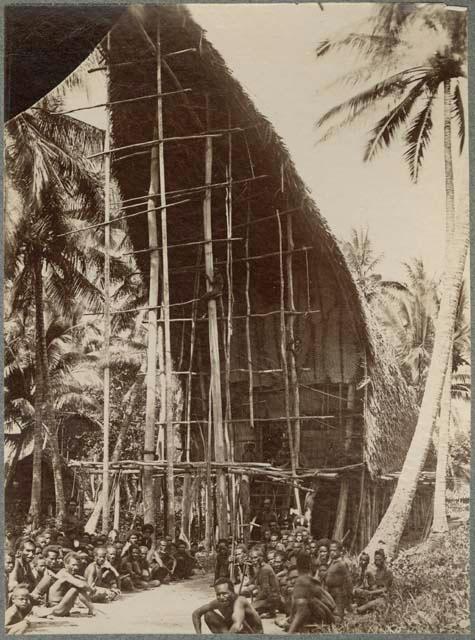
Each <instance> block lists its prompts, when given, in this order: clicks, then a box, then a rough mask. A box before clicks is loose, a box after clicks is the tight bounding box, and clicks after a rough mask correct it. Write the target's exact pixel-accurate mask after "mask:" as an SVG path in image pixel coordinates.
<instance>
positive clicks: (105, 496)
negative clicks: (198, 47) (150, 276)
mask: <svg viewBox="0 0 475 640" xmlns="http://www.w3.org/2000/svg"><path fill="white" fill-rule="evenodd" d="M106 47H107V50H109V48H110V34H108V35H107V40H106ZM109 91H110V88H109V83H108V92H109ZM106 119H107V120H106V132H105V138H104V150H105V151H108V150H109V149H110V144H111V127H110V111H109V109H106ZM110 169H111V166H110V156H109V155H106V156H105V162H104V224H105V229H104V316H103V326H104V328H103V330H104V374H103V375H104V408H103V410H104V414H103V417H104V448H103V461H104V464H103V474H102V532H103V533H105V534H107V533H108V532H109V435H110V310H111V309H110V306H111V300H110V250H111V234H110V224H109V222H110V178H111V176H110Z"/></svg>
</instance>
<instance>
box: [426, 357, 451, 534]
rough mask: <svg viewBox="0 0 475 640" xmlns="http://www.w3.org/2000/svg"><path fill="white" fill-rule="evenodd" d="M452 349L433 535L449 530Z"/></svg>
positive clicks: (441, 428)
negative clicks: (447, 496)
mask: <svg viewBox="0 0 475 640" xmlns="http://www.w3.org/2000/svg"><path fill="white" fill-rule="evenodd" d="M451 356H452V349H451V350H450V354H449V362H448V364H447V372H446V374H445V382H444V390H443V392H442V399H441V402H440V418H439V443H438V446H437V467H436V471H435V490H434V519H433V521H432V529H431V533H434V534H437V533H444V532H446V531H448V530H449V524H448V522H447V504H446V499H445V494H446V491H447V459H448V453H449V433H450V412H451V396H452V357H451Z"/></svg>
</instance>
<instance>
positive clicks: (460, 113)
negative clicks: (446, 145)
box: [452, 82, 465, 153]
mask: <svg viewBox="0 0 475 640" xmlns="http://www.w3.org/2000/svg"><path fill="white" fill-rule="evenodd" d="M452 114H453V117H454V118H455V119H456V120H457V122H458V125H459V130H458V137H459V150H460V153H462V151H463V147H464V144H465V110H464V106H463V100H462V94H461V92H460V85H459V83H458V82H457V83H456V85H455V88H454V91H453V93H452Z"/></svg>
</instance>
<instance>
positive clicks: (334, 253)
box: [110, 6, 416, 475]
mask: <svg viewBox="0 0 475 640" xmlns="http://www.w3.org/2000/svg"><path fill="white" fill-rule="evenodd" d="M142 11H143V12H144V13H143V15H144V16H145V18H144V23H145V24H146V30H147V33H148V36H149V38H150V40H151V41H152V42H154V41H155V38H156V29H157V18H159V21H160V33H161V51H162V55H166V54H168V53H171V52H174V51H180V50H184V49H191V48H192V49H195V50H196V51H195V52H188V53H183V54H181V55H179V56H176V57H173V58H170V59H169V61H168V64H169V65H170V67H172V68H173V73H174V75H175V77H176V78H178V79H179V81H180V83H181V85H182V86H183V87H184V88H188V87H191V88H192V91H191V92H190V93H188V94H186V97H185V96H184V95H175V96H169V97H165V98H164V99H163V100H164V128H165V136H184V135H191V134H197V133H202V132H203V131H210V130H213V131H214V130H222V129H227V128H229V126H231V127H239V128H241V129H242V131H239V132H236V133H234V134H233V135H232V176H233V180H234V181H236V182H237V181H239V180H247V179H249V178H250V177H252V176H266V177H265V178H262V179H259V180H255V181H254V182H243V183H241V184H240V185H239V184H236V185H235V187H234V188H233V222H234V223H243V222H245V221H246V214H247V209H248V204H250V205H251V206H252V212H253V216H254V218H256V217H265V216H269V215H271V214H273V213H274V212H275V210H276V209H280V210H286V209H291V208H299V212H298V213H297V214H295V215H293V220H294V225H295V226H294V239H295V245H296V246H303V245H308V244H309V243H310V244H312V245H313V246H315V247H317V248H318V257H317V260H318V261H319V262H321V263H325V264H326V265H327V266H329V268H330V270H331V272H332V273H333V277H334V281H335V282H336V286H337V288H338V291H339V295H340V296H341V299H342V300H343V301H344V305H345V306H346V308H347V310H348V313H349V316H350V317H351V321H352V323H353V329H354V333H355V335H356V336H357V339H358V341H359V343H360V345H361V351H362V353H366V361H367V376H368V379H369V384H368V386H367V393H368V415H367V416H366V427H365V429H366V431H365V436H366V437H365V458H366V461H367V464H368V468H369V469H370V471H371V472H372V473H373V474H375V475H377V474H378V473H380V472H383V471H389V470H394V469H398V468H400V467H401V465H402V462H403V460H404V457H405V453H406V451H407V448H408V446H409V441H410V438H411V435H412V431H413V428H414V425H415V421H416V410H415V407H414V405H413V402H412V400H411V397H410V394H409V391H408V389H407V387H406V386H405V384H404V381H403V379H402V376H401V373H400V371H399V370H398V368H397V366H396V364H395V362H394V361H393V359H392V357H391V356H390V354H389V353H388V352H387V350H386V347H385V345H384V344H383V342H382V338H381V337H379V336H378V335H377V332H376V330H375V327H374V326H373V323H372V321H371V320H370V319H369V315H368V314H367V312H366V310H365V308H364V304H363V302H362V298H361V295H360V292H359V291H358V288H357V286H356V284H355V282H354V280H353V277H352V275H351V274H350V271H349V269H348V267H347V264H346V262H345V259H344V256H343V254H342V252H341V250H340V248H339V247H338V244H337V242H336V240H335V238H334V236H333V235H332V233H331V231H330V229H329V227H328V224H327V222H326V221H325V219H324V218H323V217H322V215H321V213H320V211H319V209H318V208H317V206H316V205H315V203H314V201H313V200H312V198H311V197H310V195H309V192H308V190H307V188H306V186H305V184H304V183H303V181H302V180H301V178H300V176H299V175H298V173H297V171H296V169H295V166H294V164H293V162H292V160H291V158H290V156H289V153H288V151H287V149H286V147H285V144H284V143H283V141H282V139H281V138H280V137H279V136H278V134H277V133H276V132H275V130H274V129H273V127H272V125H271V124H270V122H269V121H268V120H267V119H266V118H265V117H264V116H263V115H262V114H261V113H259V112H258V111H257V109H256V108H255V106H254V104H253V103H252V101H251V99H250V98H249V97H248V96H247V95H246V93H245V92H244V90H243V88H242V87H241V85H240V84H239V83H238V82H237V80H236V79H235V78H234V77H233V76H232V74H231V72H230V71H229V70H228V69H227V67H226V65H225V63H224V60H223V59H222V57H221V56H220V54H219V53H218V52H217V51H216V50H215V49H214V48H213V46H212V45H211V44H210V43H209V42H208V41H207V40H206V38H205V37H204V32H203V31H202V29H201V27H200V26H199V25H198V24H196V22H194V21H193V20H192V18H191V17H190V14H189V12H188V10H187V9H186V8H185V7H183V6H161V7H159V8H157V7H149V6H148V7H145V8H143V9H142ZM243 37H244V36H243ZM243 46H245V42H243ZM132 60H140V61H141V62H140V63H138V64H136V65H134V66H133V67H130V66H114V64H117V63H123V62H128V61H132ZM110 62H111V63H112V67H111V71H110V80H111V100H113V101H116V100H123V99H126V98H131V97H134V96H143V95H150V94H154V93H156V68H155V60H154V53H153V51H152V49H151V46H150V44H149V43H147V40H146V38H145V37H144V36H143V33H141V30H140V28H139V26H138V23H137V21H136V19H135V18H134V17H133V16H132V15H131V14H130V12H129V13H128V14H126V16H124V17H122V18H121V20H120V21H119V22H118V24H116V25H115V27H114V29H113V30H112V32H111V49H110ZM177 88H178V86H177V83H176V81H174V79H173V76H172V75H171V74H170V73H169V72H168V73H167V70H166V69H165V70H164V71H163V89H162V90H163V91H165V92H168V91H176V90H177ZM207 100H208V104H209V109H208V110H207ZM207 113H208V117H209V122H208V123H206V114H207ZM155 123H156V106H155V101H154V100H146V101H142V102H134V103H130V104H127V105H123V104H122V105H117V106H115V107H114V108H113V109H112V137H113V146H115V147H121V146H124V145H129V144H134V143H138V142H144V141H149V140H152V139H155V138H156V137H157V136H156V133H155V132H154V128H155ZM213 150H214V165H213V182H225V181H226V179H227V178H226V173H225V167H226V161H227V157H228V151H229V148H228V136H227V135H226V136H223V137H222V138H215V139H214V140H213ZM126 153H131V151H129V152H123V153H122V152H118V153H117V154H116V156H115V157H116V158H119V157H120V156H121V155H122V154H124V155H125V154H126ZM165 154H166V190H167V192H173V191H176V190H183V189H187V188H190V187H196V186H197V185H203V184H204V142H203V140H202V139H200V140H194V141H186V142H183V143H173V144H167V145H165ZM113 172H114V176H115V177H116V179H117V181H118V184H119V188H120V191H121V195H122V198H123V199H130V198H137V197H140V196H143V195H144V194H146V193H147V192H148V189H149V180H150V154H149V153H146V154H143V155H137V156H135V157H134V158H133V159H128V160H123V161H115V162H113ZM282 185H284V191H283V192H282V190H281V187H282ZM216 191H219V190H216ZM215 193H216V192H213V210H212V215H213V235H214V236H215V237H218V236H221V237H225V227H224V192H223V190H220V191H219V195H215ZM176 197H177V196H171V197H170V201H173V200H174V199H176ZM180 197H183V196H180ZM185 197H186V198H189V199H190V200H191V201H190V202H189V203H188V204H187V205H186V206H181V207H176V208H170V209H169V212H168V218H169V225H168V226H169V239H168V240H169V243H170V244H176V243H179V242H183V241H185V240H188V239H197V238H199V237H200V236H199V234H200V233H202V232H201V231H200V230H201V226H202V221H201V206H202V198H203V191H200V192H197V193H194V194H187V195H186V196H185ZM144 202H145V201H144ZM143 208H145V206H144V207H143ZM241 231H242V229H241ZM129 233H130V236H131V240H132V243H133V245H134V248H135V249H136V250H142V249H145V248H147V246H148V241H147V222H146V216H139V217H136V218H133V219H132V220H131V221H130V223H129ZM241 235H242V234H241ZM201 238H202V235H201ZM277 246H278V236H277V231H276V225H275V223H274V221H272V220H271V221H270V222H269V224H256V225H254V226H253V227H252V234H251V236H250V249H249V253H250V255H256V254H259V253H261V254H262V253H265V252H266V250H267V251H275V249H276V247H277ZM236 251H238V249H236ZM196 256H197V253H196V247H192V248H190V250H189V251H185V250H180V251H179V252H177V251H171V252H170V269H171V271H170V273H171V276H170V278H171V303H172V304H173V303H176V302H179V301H184V300H189V299H191V298H193V280H194V277H193V275H194V272H193V270H191V269H190V270H185V271H180V269H183V267H192V266H193V265H194V264H195V263H196ZM215 258H217V260H218V261H219V260H223V259H224V258H225V244H224V243H223V244H222V245H221V246H220V245H216V246H215ZM137 262H138V264H139V267H140V268H141V270H142V272H143V273H144V274H145V275H146V276H147V273H148V254H147V253H141V254H138V255H137ZM262 262H263V261H260V262H256V263H255V267H254V266H253V269H255V271H254V273H255V274H256V277H255V278H254V279H253V283H254V284H253V286H255V287H260V288H261V291H260V294H262V295H264V296H266V295H267V296H274V298H275V297H276V296H277V297H278V293H277V292H278V282H277V281H276V274H272V273H271V271H270V270H268V269H267V268H266V266H265V265H262ZM244 269H245V267H244V263H240V264H235V282H236V281H238V280H239V278H240V276H242V281H244ZM277 275H278V274H277ZM311 284H312V286H316V285H315V283H311ZM202 287H203V282H202ZM188 308H189V307H188ZM178 309H179V310H178V311H177V312H176V315H177V316H178V315H179V314H180V313H181V308H178ZM177 348H178V346H177V345H175V355H176V353H177V351H176V350H177ZM361 378H363V375H362V376H361Z"/></svg>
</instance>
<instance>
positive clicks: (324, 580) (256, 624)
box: [193, 527, 393, 633]
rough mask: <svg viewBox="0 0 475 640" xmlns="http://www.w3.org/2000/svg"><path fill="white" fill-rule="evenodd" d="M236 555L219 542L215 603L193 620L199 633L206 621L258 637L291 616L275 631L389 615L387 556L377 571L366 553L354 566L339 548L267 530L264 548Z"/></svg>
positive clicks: (304, 532)
mask: <svg viewBox="0 0 475 640" xmlns="http://www.w3.org/2000/svg"><path fill="white" fill-rule="evenodd" d="M232 551H233V552H232V554H231V555H230V548H229V543H228V541H226V540H220V541H219V542H218V545H217V550H216V565H215V583H214V586H215V591H216V600H214V601H213V602H211V603H209V604H208V605H205V606H204V607H201V608H199V609H197V610H196V611H195V612H194V614H193V624H194V627H195V630H196V631H197V632H198V633H199V632H200V631H201V617H203V616H204V619H205V622H206V624H207V626H208V627H209V629H210V631H212V632H213V633H228V632H231V633H232V632H236V631H238V632H241V633H259V632H262V622H261V619H263V618H275V617H276V616H277V614H278V613H284V614H286V616H285V618H284V619H283V620H282V619H279V620H276V624H278V625H279V626H282V627H283V628H284V629H286V630H288V631H289V633H298V632H302V631H303V630H304V629H305V627H307V626H309V625H310V626H311V625H322V624H323V625H324V624H332V623H333V622H338V621H342V620H343V618H344V616H345V613H346V612H350V611H355V612H357V613H358V614H364V613H367V612H370V611H374V610H376V609H379V608H381V607H383V606H384V604H385V602H386V599H387V595H388V592H389V591H390V589H391V586H392V582H393V577H392V574H391V571H390V570H389V569H388V567H387V566H386V558H385V553H384V550H382V549H379V550H377V551H376V552H375V554H374V564H373V566H371V567H370V558H369V556H368V554H366V553H362V554H361V555H360V557H359V560H358V565H357V566H355V565H353V564H352V562H351V561H350V560H349V559H347V558H346V557H344V556H343V550H342V546H341V545H340V543H339V542H338V541H335V540H332V541H331V540H328V539H321V540H314V539H313V538H312V537H311V536H310V533H309V531H308V529H306V528H304V527H301V528H297V529H296V530H295V531H290V530H283V531H278V530H274V531H272V530H270V529H269V530H266V531H264V532H263V535H262V539H261V540H260V541H259V542H255V543H252V544H251V545H249V546H246V545H244V544H238V545H237V546H236V548H235V549H234V550H232ZM236 620H237V622H236Z"/></svg>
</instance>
